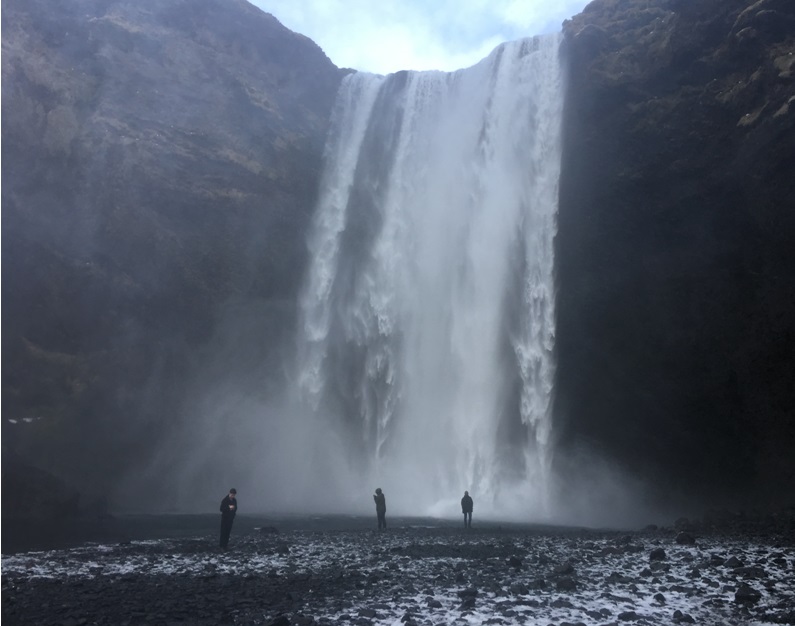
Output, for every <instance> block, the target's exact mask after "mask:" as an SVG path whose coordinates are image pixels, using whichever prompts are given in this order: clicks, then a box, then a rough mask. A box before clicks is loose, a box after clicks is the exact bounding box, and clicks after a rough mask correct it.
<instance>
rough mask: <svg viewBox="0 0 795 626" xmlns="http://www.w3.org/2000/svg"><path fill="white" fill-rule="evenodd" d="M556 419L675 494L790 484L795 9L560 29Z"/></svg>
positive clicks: (745, 498)
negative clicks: (562, 103) (563, 97)
mask: <svg viewBox="0 0 795 626" xmlns="http://www.w3.org/2000/svg"><path fill="white" fill-rule="evenodd" d="M564 32H565V36H566V51H565V54H566V57H567V62H568V64H569V85H568V98H567V108H566V119H565V136H566V139H565V147H564V160H563V175H562V180H561V192H560V202H561V204H560V215H559V220H560V221H559V234H558V241H557V253H558V257H557V262H558V285H559V300H558V313H559V323H558V338H557V345H558V350H559V372H558V374H559V375H558V384H557V396H556V397H557V415H558V420H559V422H558V423H559V431H558V432H559V434H560V443H561V444H562V446H563V448H564V449H568V450H569V451H572V450H579V451H583V450H589V451H594V450H596V451H598V454H600V455H604V456H606V457H607V458H608V459H609V460H610V461H611V462H614V463H616V464H617V466H618V467H619V468H621V470H622V471H624V472H629V473H632V474H633V475H636V476H639V477H642V478H643V479H646V480H648V482H649V484H650V485H651V489H660V490H662V491H664V492H665V493H666V495H668V496H674V495H677V494H689V495H698V496H699V497H700V498H702V499H701V500H700V501H701V502H702V503H703V502H704V498H706V500H711V501H715V502H724V503H726V502H730V501H731V502H737V501H738V500H740V501H742V502H745V503H746V504H751V503H753V504H771V503H775V504H780V503H782V501H786V500H787V499H788V498H789V497H790V495H789V494H791V493H793V486H795V474H794V473H793V458H794V457H793V455H792V450H793V449H795V448H793V445H795V426H794V424H795V417H794V414H795V385H793V380H795V3H792V2H788V1H787V0H760V1H758V2H754V1H748V0H743V1H741V0H692V1H691V0H596V1H594V2H592V3H591V4H590V5H588V7H587V8H586V9H585V10H584V11H583V12H582V13H581V14H579V15H577V16H576V17H574V18H573V19H571V20H569V21H567V22H566V23H565V24H564Z"/></svg>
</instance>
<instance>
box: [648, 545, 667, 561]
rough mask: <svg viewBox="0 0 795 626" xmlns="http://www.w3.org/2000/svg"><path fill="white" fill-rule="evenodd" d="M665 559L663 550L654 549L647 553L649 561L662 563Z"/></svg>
mask: <svg viewBox="0 0 795 626" xmlns="http://www.w3.org/2000/svg"><path fill="white" fill-rule="evenodd" d="M665 557H666V555H665V550H664V549H663V548H655V549H654V550H652V551H651V552H650V553H649V560H650V561H664V560H665Z"/></svg>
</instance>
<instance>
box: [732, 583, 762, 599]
mask: <svg viewBox="0 0 795 626" xmlns="http://www.w3.org/2000/svg"><path fill="white" fill-rule="evenodd" d="M761 598H762V594H761V593H760V592H759V591H757V590H756V589H754V588H753V587H751V586H750V585H746V584H745V583H743V584H742V585H740V587H739V589H737V591H736V592H735V594H734V601H735V602H736V603H737V604H756V603H757V602H759V600H760V599H761Z"/></svg>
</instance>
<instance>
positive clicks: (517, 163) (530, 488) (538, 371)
mask: <svg viewBox="0 0 795 626" xmlns="http://www.w3.org/2000/svg"><path fill="white" fill-rule="evenodd" d="M559 43H560V37H559V36H556V35H555V36H545V37H537V38H533V39H526V40H521V41H517V42H513V43H508V44H505V45H503V46H500V47H499V48H497V49H496V50H495V51H494V52H493V53H492V54H491V55H490V56H489V57H488V58H486V59H484V60H483V61H481V62H480V63H479V64H477V65H475V66H473V67H471V68H468V69H466V70H460V71H457V72H453V73H443V72H398V73H396V74H391V75H389V76H386V77H383V76H377V75H371V74H363V73H356V74H351V75H349V76H348V77H346V79H345V80H344V81H343V84H342V87H341V90H340V93H339V95H338V100H337V104H336V109H335V112H334V118H333V121H332V125H333V129H332V134H331V136H330V138H329V142H328V145H327V152H326V158H325V172H324V175H323V179H322V183H321V190H320V199H319V205H318V207H317V213H316V216H315V222H314V226H313V231H312V233H311V235H310V241H309V247H310V250H309V251H310V256H311V262H310V268H309V273H308V277H307V280H306V284H305V287H304V291H303V298H302V302H301V306H302V324H301V330H300V335H301V336H300V338H299V344H300V349H299V385H300V390H301V393H302V397H303V399H304V400H305V401H306V402H307V403H308V404H309V405H310V407H311V410H312V411H313V412H314V414H315V416H316V419H317V420H322V421H323V422H324V423H325V424H326V425H327V426H328V425H330V426H331V428H332V429H333V430H334V431H335V432H337V433H339V434H340V439H341V440H343V441H344V446H345V456H346V459H345V462H346V464H347V465H348V467H349V469H353V471H354V473H355V475H358V476H360V477H361V478H362V481H363V484H366V485H369V488H373V487H374V486H376V485H380V486H383V487H384V488H385V491H386V492H387V494H391V495H392V496H393V497H392V499H391V500H390V501H391V502H392V504H393V505H396V506H397V509H398V510H403V511H404V512H407V513H408V512H414V513H417V514H428V513H430V514H444V513H445V512H450V513H455V512H456V511H455V507H454V502H455V501H457V499H458V498H460V497H461V495H462V494H463V491H464V490H465V489H468V490H469V491H470V493H472V495H473V496H474V497H475V500H476V502H477V503H480V504H481V506H479V510H481V511H484V510H485V509H486V506H485V503H486V502H488V503H489V505H488V510H490V511H492V512H494V513H495V514H501V515H510V514H515V515H520V514H521V515H523V516H525V517H526V514H527V513H528V512H530V511H534V512H535V513H536V515H537V516H538V517H542V516H543V513H542V510H543V507H544V505H545V495H546V490H547V482H548V480H549V476H548V475H549V464H550V431H551V405H552V386H553V375H554V368H555V361H554V335H555V310H554V308H555V306H554V305H555V293H554V281H553V269H554V268H553V241H554V237H555V230H556V212H557V196H558V176H559V168H560V127H561V112H562V77H561V71H560V61H559V59H558V49H559ZM352 488H353V487H352ZM355 488H356V489H358V488H359V487H358V486H356V487H355ZM451 507H452V508H451ZM392 510H395V507H394V506H393V508H392Z"/></svg>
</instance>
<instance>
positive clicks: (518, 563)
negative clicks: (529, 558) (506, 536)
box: [508, 556, 522, 569]
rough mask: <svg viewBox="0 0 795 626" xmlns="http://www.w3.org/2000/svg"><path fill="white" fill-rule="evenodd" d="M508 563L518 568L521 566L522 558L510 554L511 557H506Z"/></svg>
mask: <svg viewBox="0 0 795 626" xmlns="http://www.w3.org/2000/svg"><path fill="white" fill-rule="evenodd" d="M508 565H510V566H511V567H515V568H516V569H519V568H520V567H522V559H521V558H520V557H518V556H512V557H511V558H509V559H508Z"/></svg>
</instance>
